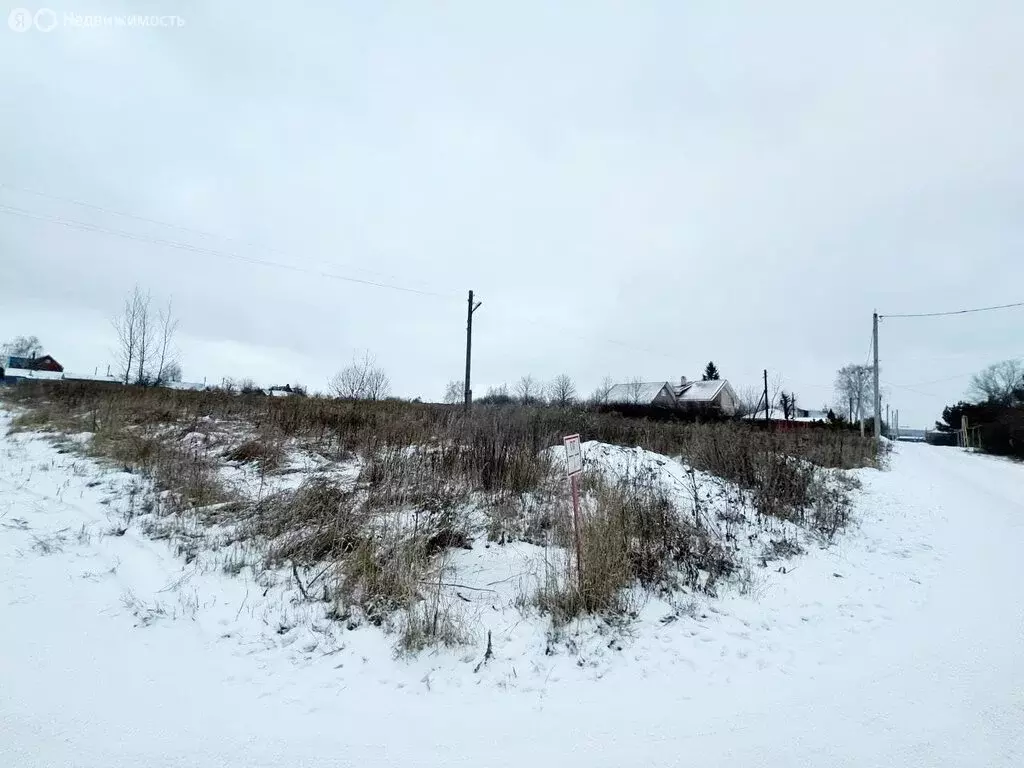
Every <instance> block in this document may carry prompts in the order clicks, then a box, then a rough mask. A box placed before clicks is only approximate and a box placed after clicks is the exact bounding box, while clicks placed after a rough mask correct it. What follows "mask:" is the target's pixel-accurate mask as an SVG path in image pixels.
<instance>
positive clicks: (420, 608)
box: [6, 382, 884, 651]
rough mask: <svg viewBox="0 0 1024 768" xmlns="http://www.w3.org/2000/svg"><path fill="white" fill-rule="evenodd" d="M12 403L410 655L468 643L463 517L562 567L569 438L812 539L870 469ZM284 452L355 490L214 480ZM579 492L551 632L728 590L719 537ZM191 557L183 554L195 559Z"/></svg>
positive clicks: (658, 438) (545, 594) (633, 489)
mask: <svg viewBox="0 0 1024 768" xmlns="http://www.w3.org/2000/svg"><path fill="white" fill-rule="evenodd" d="M6 397H7V399H9V400H11V401H12V402H14V403H15V404H17V405H20V406H22V407H23V408H24V409H25V410H24V411H23V412H22V413H21V414H20V415H19V416H18V418H17V419H16V421H15V427H16V428H18V429H33V430H39V429H49V430H54V431H57V432H63V433H75V432H82V431H88V432H91V433H93V435H94V437H93V440H92V444H91V450H92V451H93V452H94V453H95V454H96V455H98V456H101V457H103V458H105V459H107V460H113V461H116V462H118V463H119V464H121V465H122V466H124V467H126V468H128V469H130V470H132V471H136V472H139V473H142V474H144V475H146V476H147V477H150V478H152V480H153V481H154V483H155V484H156V486H157V487H158V488H160V489H164V490H168V491H171V492H172V493H171V501H169V502H167V501H161V505H160V507H159V510H160V512H161V513H162V514H165V515H175V514H177V515H181V514H187V513H190V512H192V513H195V515H196V516H197V518H199V519H201V520H202V521H203V522H206V523H218V524H222V525H228V526H230V527H231V528H232V530H233V531H234V532H233V534H232V536H233V538H234V540H235V541H238V542H244V543H247V544H250V545H252V546H253V548H254V549H255V550H256V551H258V552H261V553H263V566H264V567H268V568H278V567H289V566H291V567H293V568H294V567H295V566H296V565H298V566H300V567H308V568H312V567H317V568H318V569H320V570H319V572H320V574H321V576H320V577H318V578H319V579H320V581H319V582H318V583H317V584H316V585H315V587H316V595H317V597H318V598H319V597H321V595H322V599H325V600H330V601H331V602H332V603H333V612H334V615H336V616H339V617H342V616H343V617H352V616H353V615H355V614H359V615H361V617H362V618H365V619H366V620H368V621H371V622H373V623H376V624H382V625H383V624H387V623H389V622H390V621H391V617H392V616H394V615H398V616H400V617H403V618H402V619H401V622H400V623H401V628H400V630H399V634H400V646H401V648H402V649H404V650H407V651H415V650H416V649H418V648H420V647H422V646H423V644H425V643H434V642H440V643H453V642H457V641H458V639H459V638H463V637H465V636H467V634H468V633H467V632H466V630H465V627H464V626H463V625H462V624H461V623H460V620H459V619H458V617H457V616H456V615H455V614H453V613H452V612H451V611H450V610H448V608H447V607H446V606H444V605H443V603H442V599H441V590H440V587H439V586H437V585H434V579H435V576H436V575H437V574H438V573H439V572H440V571H443V563H444V558H445V556H446V553H447V552H449V551H451V550H452V549H453V548H458V547H465V546H469V545H470V542H471V541H472V540H473V538H474V536H475V535H476V533H477V531H475V530H472V529H471V526H470V524H469V521H468V520H467V518H466V510H467V509H468V508H470V507H473V506H476V507H478V508H480V509H483V510H484V511H485V512H486V517H487V520H488V523H487V525H486V532H487V535H488V537H489V538H490V539H491V540H492V541H495V542H498V543H505V542H507V541H511V540H517V539H519V540H526V541H531V542H534V543H538V544H555V545H557V546H558V547H560V548H564V549H563V550H562V551H563V552H572V551H573V541H572V531H571V528H570V527H569V525H568V523H567V520H566V518H565V516H564V514H563V512H562V510H563V509H564V506H562V505H563V504H564V501H565V499H564V490H558V489H556V487H555V485H561V483H555V481H554V480H553V478H552V468H551V466H550V463H549V460H548V459H547V458H546V454H545V453H544V452H543V449H546V448H548V447H550V446H551V445H556V444H558V443H560V441H561V438H562V436H563V435H565V434H570V433H580V434H581V435H582V437H583V439H584V440H600V441H603V442H608V443H613V444H619V445H630V446H641V447H643V448H646V449H648V450H652V451H656V452H658V453H663V454H667V455H672V456H678V455H681V456H683V457H685V459H686V461H687V462H688V463H689V464H691V465H692V466H694V467H695V468H697V469H701V470H705V471H707V472H709V473H711V474H714V475H717V476H719V477H722V478H724V479H726V480H728V481H731V482H732V483H734V484H735V486H737V487H738V488H740V489H742V492H743V493H744V494H746V495H747V497H748V498H749V499H750V500H751V501H752V502H753V504H754V505H755V506H756V508H757V509H758V511H759V512H760V514H762V515H765V516H769V517H776V518H779V519H782V520H787V521H792V522H794V523H797V524H800V525H804V526H808V527H810V528H813V529H814V530H817V531H818V532H820V533H821V534H823V535H825V536H831V535H834V534H835V532H836V531H837V530H839V529H840V528H841V527H842V526H843V525H844V524H845V523H846V519H847V517H848V514H849V506H850V496H849V494H850V493H851V492H852V490H853V489H852V488H851V487H849V484H848V483H847V481H846V480H845V476H844V475H841V474H838V473H829V472H827V471H825V470H827V469H828V468H853V467H861V466H878V465H879V464H880V463H881V462H883V461H884V456H881V457H880V456H878V455H877V453H876V449H875V445H874V442H873V441H872V440H871V439H864V438H861V437H860V436H859V435H856V434H854V433H852V432H849V431H841V430H828V429H821V430H803V431H800V432H772V431H769V430H766V429H764V428H763V427H758V426H753V425H749V424H737V423H707V424H692V423H689V424H687V423H677V422H655V421H648V420H643V419H629V418H623V417H621V416H617V415H614V414H604V413H597V412H592V411H587V410H580V409H556V408H535V407H517V408H510V407H486V406H478V407H476V408H474V410H473V411H472V412H471V413H469V414H466V413H465V412H464V411H463V410H462V409H461V408H458V407H451V406H441V405H429V404H421V403H406V402H398V401H384V402H351V401H336V400H331V399H324V398H315V397H312V398H266V397H258V396H249V395H232V394H228V393H223V392H184V391H175V390H166V389H141V388H135V387H127V388H124V387H105V386H101V385H100V386H97V385H91V384H88V383H70V382H60V383H56V384H51V385H48V386H47V385H43V386H19V387H17V388H15V389H13V390H11V391H9V392H8V393H7V394H6ZM225 425H227V427H230V428H231V429H233V430H235V432H236V433H238V434H246V435H250V436H251V435H253V434H256V435H257V437H250V438H248V439H245V440H242V441H241V442H239V443H238V444H236V445H233V446H232V445H228V446H224V445H220V444H215V441H212V440H208V439H207V438H209V437H211V433H212V432H214V431H215V430H216V429H221V430H222V431H223V430H224V429H225ZM186 438H187V439H186ZM289 444H301V445H302V446H303V447H305V448H308V449H309V450H313V451H315V452H317V453H319V454H322V455H323V456H327V457H345V458H348V457H353V456H355V457H358V459H359V460H360V462H361V470H360V472H359V475H358V477H357V478H356V481H355V483H354V484H351V485H339V484H338V483H337V482H336V481H332V480H329V479H326V478H322V477H313V478H311V479H309V480H307V482H305V483H304V484H303V485H302V486H301V487H300V488H299V489H298V490H297V491H292V492H287V493H277V494H271V495H269V496H266V497H264V498H261V499H260V500H258V501H255V502H248V501H244V502H243V500H240V499H237V498H235V497H233V496H232V494H231V493H230V492H228V491H227V490H226V489H225V487H224V486H223V484H222V483H221V482H220V480H219V478H218V474H217V469H218V464H219V462H221V461H223V460H224V459H227V460H229V461H235V462H240V463H254V464H256V465H257V466H258V467H259V468H260V470H261V472H269V471H271V470H273V469H275V468H278V467H280V466H281V464H282V462H283V460H284V457H285V455H286V454H285V448H286V446H287V445H289ZM225 448H226V450H225ZM553 483H554V485H553ZM587 489H588V499H589V505H590V506H589V508H588V512H587V515H586V516H585V525H584V528H583V531H582V539H583V564H584V566H583V570H582V578H581V579H580V578H578V577H577V573H576V570H575V563H574V562H573V561H572V559H571V558H570V559H569V560H566V559H565V558H564V557H562V558H560V559H559V558H556V560H555V561H554V562H553V563H552V564H551V565H550V567H549V569H548V576H547V578H546V580H545V583H544V585H542V587H541V588H540V590H539V592H538V594H537V595H536V596H535V597H534V598H532V601H533V602H534V603H535V604H536V605H539V606H540V607H541V608H542V609H543V610H545V611H547V612H549V613H550V614H551V615H552V617H553V618H554V620H555V621H556V622H563V621H566V620H568V619H569V618H571V617H574V616H578V615H580V614H582V613H621V612H624V611H627V610H628V609H629V605H628V603H629V599H630V598H629V594H630V590H631V589H632V588H635V587H639V588H642V589H647V590H666V591H668V590H672V589H675V588H677V587H678V586H680V585H686V586H688V587H691V588H694V589H700V590H704V591H707V592H713V591H714V590H715V587H716V584H717V583H718V582H719V581H720V580H721V579H723V578H726V577H728V576H730V575H731V574H733V573H734V572H735V569H736V564H735V563H734V562H733V561H732V559H731V556H730V554H729V552H728V551H727V550H726V548H725V547H724V545H723V541H722V538H721V536H720V535H719V534H718V532H717V531H714V530H709V529H708V527H707V522H706V521H702V520H701V519H700V518H698V517H695V516H694V514H693V511H692V510H682V509H679V508H677V507H675V506H674V503H673V501H672V500H671V499H670V498H669V497H668V496H666V495H665V494H664V493H660V492H658V491H657V490H655V489H653V488H651V487H645V486H643V485H642V484H639V483H635V482H634V483H633V484H632V485H626V484H619V485H608V484H605V483H601V482H597V481H593V482H591V483H590V484H589V485H588V486H587ZM195 546H196V545H195V543H194V542H192V543H189V544H188V547H192V549H188V553H190V556H194V555H195V553H194V547H195ZM186 548H187V547H186ZM296 578H297V577H296ZM432 585H433V586H432ZM313 586H314V585H313V584H312V583H310V584H308V585H303V584H302V582H300V587H301V588H302V589H303V592H304V594H305V591H306V590H307V589H309V590H310V594H313V593H312V588H313Z"/></svg>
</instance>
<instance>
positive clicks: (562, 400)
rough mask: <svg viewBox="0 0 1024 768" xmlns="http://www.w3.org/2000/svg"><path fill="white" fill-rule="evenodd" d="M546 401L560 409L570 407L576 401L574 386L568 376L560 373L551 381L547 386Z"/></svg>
mask: <svg viewBox="0 0 1024 768" xmlns="http://www.w3.org/2000/svg"><path fill="white" fill-rule="evenodd" d="M548 400H549V401H550V403H551V404H552V405H557V406H559V407H560V408H565V407H566V406H568V405H572V403H573V402H574V401H575V400H576V385H575V384H574V383H573V380H572V379H571V378H569V374H567V373H562V374H559V375H558V376H555V378H554V379H552V381H551V383H550V384H549V385H548Z"/></svg>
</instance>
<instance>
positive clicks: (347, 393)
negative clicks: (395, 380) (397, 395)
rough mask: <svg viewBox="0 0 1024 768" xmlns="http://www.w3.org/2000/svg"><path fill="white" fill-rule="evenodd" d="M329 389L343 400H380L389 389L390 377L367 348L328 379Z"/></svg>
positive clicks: (385, 395) (386, 394)
mask: <svg viewBox="0 0 1024 768" xmlns="http://www.w3.org/2000/svg"><path fill="white" fill-rule="evenodd" d="M330 387H331V391H332V392H334V394H335V395H336V396H337V397H340V398H343V399H345V400H382V399H384V398H385V397H387V396H388V393H389V392H390V391H391V379H390V378H388V375H387V374H386V373H385V372H384V369H383V368H380V367H378V366H377V361H376V359H375V358H374V356H373V355H372V354H370V352H369V350H367V351H366V352H365V353H364V354H363V356H362V357H361V358H356V357H353V358H352V364H351V365H348V366H346V367H344V368H342V369H341V370H340V371H338V373H336V374H335V375H334V376H333V377H332V378H331V381H330Z"/></svg>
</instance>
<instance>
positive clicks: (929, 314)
mask: <svg viewBox="0 0 1024 768" xmlns="http://www.w3.org/2000/svg"><path fill="white" fill-rule="evenodd" d="M1014 307H1024V301H1017V302H1014V303H1012V304H998V305H996V306H993V307H976V308H974V309H956V310H953V311H950V312H918V313H906V314H895V315H881V314H880V315H879V316H878V318H879V319H880V320H882V319H885V318H905V317H947V316H949V315H969V314H972V313H974V312H991V311H993V310H996V309H1012V308H1014Z"/></svg>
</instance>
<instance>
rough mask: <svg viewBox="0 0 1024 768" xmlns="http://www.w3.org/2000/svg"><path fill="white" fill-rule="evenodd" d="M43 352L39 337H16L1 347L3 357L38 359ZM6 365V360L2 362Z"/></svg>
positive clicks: (0, 351)
mask: <svg viewBox="0 0 1024 768" xmlns="http://www.w3.org/2000/svg"><path fill="white" fill-rule="evenodd" d="M42 351H43V345H42V344H41V343H40V342H39V337H38V336H15V337H14V338H13V339H11V340H10V341H9V342H7V343H6V344H4V345H3V347H0V356H2V357H37V356H38V355H39V354H41V353H42ZM0 362H3V363H6V362H7V361H6V360H0Z"/></svg>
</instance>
